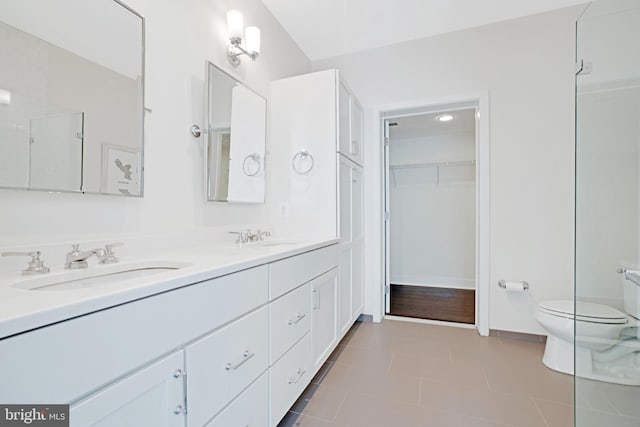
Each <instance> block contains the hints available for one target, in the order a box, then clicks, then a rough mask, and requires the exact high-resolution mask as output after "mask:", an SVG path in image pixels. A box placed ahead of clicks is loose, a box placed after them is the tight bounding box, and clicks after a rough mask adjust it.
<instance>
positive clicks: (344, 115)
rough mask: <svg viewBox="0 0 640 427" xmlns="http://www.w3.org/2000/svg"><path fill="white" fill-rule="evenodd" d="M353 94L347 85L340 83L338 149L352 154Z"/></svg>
mask: <svg viewBox="0 0 640 427" xmlns="http://www.w3.org/2000/svg"><path fill="white" fill-rule="evenodd" d="M350 115H351V94H350V93H349V90H348V89H347V88H346V86H345V85H344V84H343V83H342V82H340V83H339V84H338V151H339V152H340V153H342V154H344V155H351V154H352V153H351V117H350Z"/></svg>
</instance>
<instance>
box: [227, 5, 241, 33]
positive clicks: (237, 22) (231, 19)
mask: <svg viewBox="0 0 640 427" xmlns="http://www.w3.org/2000/svg"><path fill="white" fill-rule="evenodd" d="M243 27H244V22H243V19H242V12H240V11H239V10H235V9H234V10H230V11H228V12H227V31H229V39H234V38H239V39H242V29H243Z"/></svg>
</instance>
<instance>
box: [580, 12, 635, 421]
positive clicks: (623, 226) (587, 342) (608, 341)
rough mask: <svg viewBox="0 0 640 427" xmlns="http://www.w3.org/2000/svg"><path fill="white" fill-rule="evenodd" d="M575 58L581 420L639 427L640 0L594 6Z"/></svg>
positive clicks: (582, 20)
mask: <svg viewBox="0 0 640 427" xmlns="http://www.w3.org/2000/svg"><path fill="white" fill-rule="evenodd" d="M577 60H578V61H577V76H576V259H575V299H576V307H575V308H576V321H575V347H574V348H575V374H576V378H575V425H576V426H627V425H628V426H640V340H639V339H638V337H639V336H640V334H639V333H638V328H637V326H636V323H637V322H638V321H637V319H636V318H635V317H639V314H638V307H639V305H638V295H639V294H638V289H640V252H639V242H640V0H600V1H596V2H594V3H592V4H591V5H590V6H589V7H588V8H587V9H586V11H585V12H584V14H583V15H582V16H581V17H580V19H579V20H578V24H577ZM636 274H637V277H636ZM590 304H595V305H590ZM625 315H626V316H625ZM634 316H635V317H634Z"/></svg>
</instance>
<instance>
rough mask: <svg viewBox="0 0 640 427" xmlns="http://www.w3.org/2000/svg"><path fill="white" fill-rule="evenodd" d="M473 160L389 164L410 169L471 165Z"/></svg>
mask: <svg viewBox="0 0 640 427" xmlns="http://www.w3.org/2000/svg"><path fill="white" fill-rule="evenodd" d="M475 164H476V161H475V160H462V161H458V162H427V163H409V164H404V165H390V166H389V167H390V168H391V169H412V168H430V167H443V166H472V165H475Z"/></svg>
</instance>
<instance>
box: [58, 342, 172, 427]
mask: <svg viewBox="0 0 640 427" xmlns="http://www.w3.org/2000/svg"><path fill="white" fill-rule="evenodd" d="M183 369H184V356H183V352H182V351H179V352H177V353H174V354H172V355H171V356H168V357H166V358H164V359H162V360H160V361H159V362H156V363H154V364H153V365H151V366H148V367H146V368H143V369H140V370H139V371H137V372H135V373H133V374H131V375H129V376H128V377H126V378H124V379H123V380H121V381H118V382H117V383H115V384H113V385H111V386H108V387H106V388H105V389H103V390H100V391H98V392H97V393H95V394H93V395H91V396H89V397H88V398H86V399H83V400H81V401H79V402H77V403H75V404H73V405H71V407H70V414H69V418H70V423H71V426H74V427H75V426H77V427H85V426H100V427H111V426H113V427H122V426H158V427H178V426H184V425H185V407H184V405H185V395H184V376H183Z"/></svg>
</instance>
